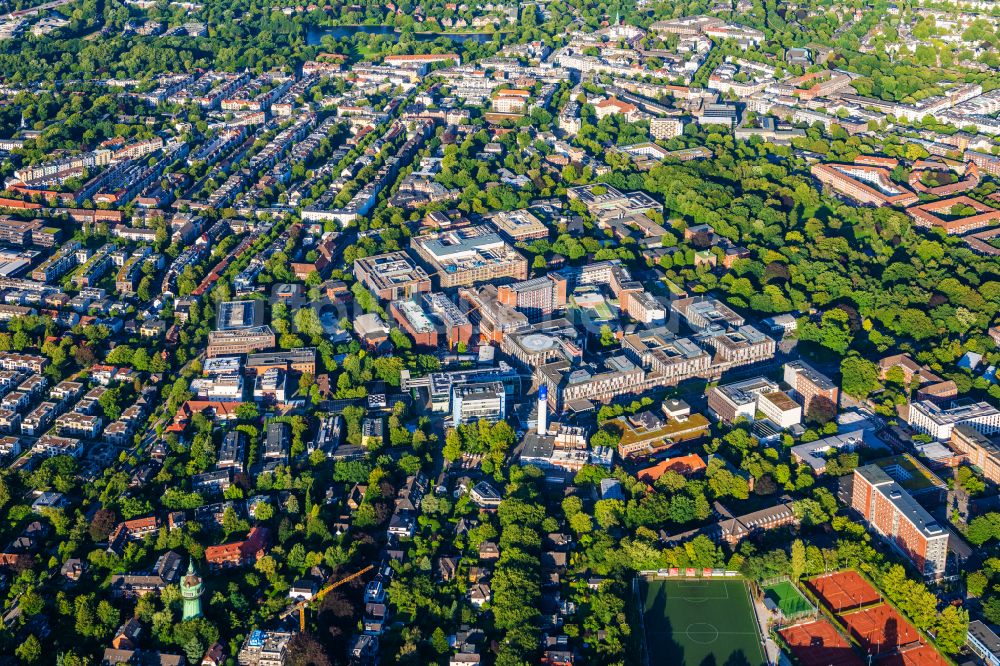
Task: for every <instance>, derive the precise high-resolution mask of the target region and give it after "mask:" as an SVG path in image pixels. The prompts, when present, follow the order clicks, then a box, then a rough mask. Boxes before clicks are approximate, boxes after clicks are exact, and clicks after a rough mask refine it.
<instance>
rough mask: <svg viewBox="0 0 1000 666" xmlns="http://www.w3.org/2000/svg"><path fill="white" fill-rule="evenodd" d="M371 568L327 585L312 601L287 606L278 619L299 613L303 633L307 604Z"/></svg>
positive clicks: (300, 629) (319, 599)
mask: <svg viewBox="0 0 1000 666" xmlns="http://www.w3.org/2000/svg"><path fill="white" fill-rule="evenodd" d="M373 568H374V567H373V566H372V565H370V564H369V565H368V566H366V567H365V568H364V569H362V570H360V571H357V572H355V573H352V574H351V575H350V576H347V577H345V578H341V579H340V580H338V581H337V582H335V583H332V584H330V585H327V586H326V587H324V588H323V589H322V590H320V591H319V592H317V593H316V595H315V596H314V597H313V598H312V599H305V600H303V601H300V602H299V603H297V604H294V605H292V606H289V607H288V608H286V609H285V610H284V611H282V612H281V615H279V616H278V617H279V618H280V619H282V620H284V619H285V618H287V617H288V616H290V615H291V614H292V613H294V612H295V611H298V612H299V631H300V632H302V633H305V630H306V606H308V605H309V604H311V603H312V602H314V601H321V600H322V599H323V597H325V596H326V595H327V594H329V593H330V592H331V591H332V590H335V589H336V588H338V587H340V586H341V585H343V584H344V583H350V582H351V581H352V580H354V579H356V578H360V577H361V576H364V575H365V574H366V573H368V572H369V571H371V570H372V569H373Z"/></svg>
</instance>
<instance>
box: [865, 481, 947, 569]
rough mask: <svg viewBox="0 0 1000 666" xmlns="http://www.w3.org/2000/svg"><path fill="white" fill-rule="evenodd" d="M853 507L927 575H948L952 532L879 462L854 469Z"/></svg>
mask: <svg viewBox="0 0 1000 666" xmlns="http://www.w3.org/2000/svg"><path fill="white" fill-rule="evenodd" d="M851 508H853V509H854V510H855V511H857V512H859V513H860V514H861V515H862V516H863V517H864V519H865V521H866V522H867V523H868V524H869V525H871V526H872V528H874V529H875V531H876V532H878V533H879V534H881V535H882V536H883V537H885V538H886V539H888V540H889V542H890V543H892V544H893V545H894V546H896V548H898V549H899V550H900V552H902V553H903V554H904V555H906V557H908V558H909V559H910V561H911V562H913V564H914V566H916V568H917V569H918V570H920V572H921V573H923V574H924V576H927V577H934V578H937V577H940V576H942V575H943V574H944V571H945V565H946V559H947V556H948V531H947V530H946V529H944V528H943V527H942V526H941V525H940V524H939V523H938V522H937V521H936V520H935V519H934V517H933V516H931V515H930V514H929V513H927V510H926V509H924V508H923V507H922V506H920V505H919V504H918V503H917V502H916V500H914V499H913V497H911V496H910V494H909V493H907V492H906V491H905V490H904V489H903V487H902V486H900V485H899V484H898V483H897V482H896V481H895V480H893V478H892V477H890V476H889V475H888V474H887V473H886V472H885V471H883V470H882V468H880V467H878V466H877V465H865V466H864V467H859V468H858V469H856V470H854V490H853V492H852V495H851Z"/></svg>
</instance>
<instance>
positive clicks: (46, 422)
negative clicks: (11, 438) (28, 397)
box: [21, 402, 59, 436]
mask: <svg viewBox="0 0 1000 666" xmlns="http://www.w3.org/2000/svg"><path fill="white" fill-rule="evenodd" d="M58 413H59V406H58V405H57V404H56V403H54V402H43V403H42V404H40V405H38V407H35V408H34V409H33V410H31V412H30V413H29V414H28V415H27V416H25V417H24V421H23V422H22V423H21V433H22V434H24V435H36V436H37V435H40V434H42V433H43V432H45V431H46V430H48V429H49V426H50V425H52V422H53V421H54V420H55V418H56V414H58Z"/></svg>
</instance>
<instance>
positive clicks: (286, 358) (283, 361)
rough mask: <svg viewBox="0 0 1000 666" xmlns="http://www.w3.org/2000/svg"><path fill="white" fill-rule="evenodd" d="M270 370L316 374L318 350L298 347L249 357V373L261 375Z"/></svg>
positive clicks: (247, 364) (247, 366)
mask: <svg viewBox="0 0 1000 666" xmlns="http://www.w3.org/2000/svg"><path fill="white" fill-rule="evenodd" d="M270 369H277V370H281V371H284V372H289V371H294V372H306V373H309V374H310V375H315V374H316V348H315V347H296V348H295V349H288V350H286V351H278V352H264V353H261V354H250V355H249V356H247V362H246V370H247V372H248V373H253V374H255V375H260V374H263V373H265V372H267V371H268V370H270Z"/></svg>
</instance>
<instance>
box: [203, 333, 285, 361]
mask: <svg viewBox="0 0 1000 666" xmlns="http://www.w3.org/2000/svg"><path fill="white" fill-rule="evenodd" d="M275 342H276V338H275V335H274V329H272V328H271V327H270V326H254V327H252V328H242V329H236V330H232V331H212V332H211V333H209V334H208V348H207V349H206V350H205V356H207V357H208V358H215V357H216V356H230V355H236V354H250V353H253V352H256V351H262V350H264V349H270V348H271V347H274V345H275Z"/></svg>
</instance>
